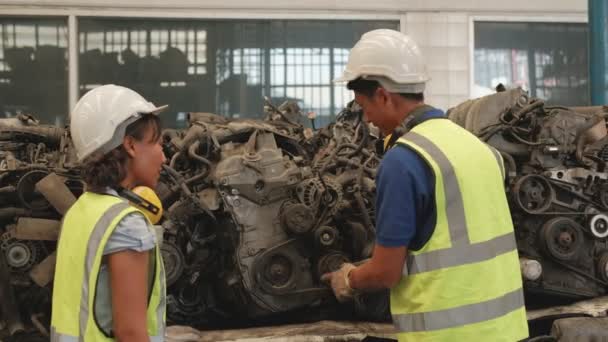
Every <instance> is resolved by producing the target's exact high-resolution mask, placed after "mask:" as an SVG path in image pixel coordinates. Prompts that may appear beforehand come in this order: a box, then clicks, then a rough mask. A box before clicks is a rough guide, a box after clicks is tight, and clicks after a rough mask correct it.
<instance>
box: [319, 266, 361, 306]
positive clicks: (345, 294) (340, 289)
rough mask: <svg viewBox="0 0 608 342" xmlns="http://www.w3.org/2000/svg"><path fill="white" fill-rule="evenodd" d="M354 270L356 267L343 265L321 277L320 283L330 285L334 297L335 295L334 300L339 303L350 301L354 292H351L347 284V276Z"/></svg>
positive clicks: (351, 289)
mask: <svg viewBox="0 0 608 342" xmlns="http://www.w3.org/2000/svg"><path fill="white" fill-rule="evenodd" d="M355 268H357V266H355V265H353V264H350V263H344V264H342V267H340V269H339V270H337V271H335V272H330V273H325V274H324V275H322V276H321V281H323V282H325V283H327V284H329V285H331V288H332V290H334V295H336V298H337V299H338V301H339V302H340V303H344V302H346V301H349V300H351V299H352V298H353V296H354V295H355V290H353V288H351V287H350V284H349V283H348V274H349V273H350V271H352V270H353V269H355Z"/></svg>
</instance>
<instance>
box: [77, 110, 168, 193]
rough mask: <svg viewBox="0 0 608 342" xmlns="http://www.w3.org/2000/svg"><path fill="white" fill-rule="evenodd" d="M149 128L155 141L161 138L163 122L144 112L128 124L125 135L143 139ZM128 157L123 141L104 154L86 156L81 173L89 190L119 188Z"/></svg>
mask: <svg viewBox="0 0 608 342" xmlns="http://www.w3.org/2000/svg"><path fill="white" fill-rule="evenodd" d="M148 129H153V136H152V139H153V141H156V140H158V139H159V138H160V135H161V123H160V118H159V117H158V116H157V115H154V114H144V115H143V116H142V117H141V118H139V119H137V120H136V121H134V122H132V123H131V124H129V125H128V126H127V128H126V130H125V136H130V137H133V138H134V139H135V140H137V141H141V140H142V139H143V138H144V136H145V134H146V132H147V131H148ZM128 159H129V155H128V154H127V151H126V150H125V148H124V147H123V146H122V141H121V142H120V145H119V146H118V147H116V148H115V149H113V150H111V151H110V152H108V153H106V154H104V155H99V154H96V153H93V154H92V155H91V156H89V157H88V158H86V159H85V160H84V162H83V166H82V171H81V173H82V179H83V180H84V182H85V183H86V184H87V187H88V191H92V192H97V193H101V192H104V191H105V189H106V188H108V187H109V188H114V189H116V188H118V187H119V184H120V182H121V181H122V180H123V179H124V178H125V177H126V176H127V170H126V168H125V167H126V162H127V160H128Z"/></svg>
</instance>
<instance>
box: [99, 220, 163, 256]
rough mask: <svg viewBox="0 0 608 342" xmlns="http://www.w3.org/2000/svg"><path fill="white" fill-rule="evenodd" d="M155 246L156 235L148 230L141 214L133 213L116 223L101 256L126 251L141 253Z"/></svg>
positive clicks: (146, 222)
mask: <svg viewBox="0 0 608 342" xmlns="http://www.w3.org/2000/svg"><path fill="white" fill-rule="evenodd" d="M155 245H156V235H154V232H153V231H152V230H151V229H150V228H148V221H146V219H145V217H144V216H143V214H141V213H139V212H134V213H131V214H128V215H126V216H125V217H123V218H122V219H121V220H120V222H118V225H117V226H116V228H115V229H114V231H113V232H112V234H111V235H110V238H109V239H108V242H107V243H106V245H105V247H104V250H103V255H108V254H112V253H116V252H120V251H124V250H128V249H130V250H133V251H136V252H143V251H147V250H150V249H152V248H154V246H155Z"/></svg>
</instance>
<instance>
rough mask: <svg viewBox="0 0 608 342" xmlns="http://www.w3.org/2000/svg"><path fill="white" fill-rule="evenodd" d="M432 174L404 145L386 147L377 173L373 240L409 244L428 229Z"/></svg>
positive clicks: (382, 243)
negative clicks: (374, 236) (374, 233)
mask: <svg viewBox="0 0 608 342" xmlns="http://www.w3.org/2000/svg"><path fill="white" fill-rule="evenodd" d="M432 182H434V176H433V174H432V171H431V169H430V167H429V166H428V165H427V164H426V162H425V161H424V160H423V159H422V158H421V157H420V156H419V155H418V154H417V153H416V152H414V151H412V150H411V149H409V148H406V147H403V146H396V147H394V148H392V149H391V150H389V151H388V152H387V153H386V154H385V155H384V158H383V159H382V163H381V164H380V168H379V170H378V174H377V176H376V242H377V243H378V244H379V245H381V246H384V247H400V246H406V247H407V246H410V244H411V243H413V242H416V241H413V240H416V238H417V237H418V239H419V238H420V235H426V234H421V232H420V231H421V230H424V229H427V228H428V226H429V225H428V224H424V223H425V222H426V221H427V217H428V215H429V212H430V211H431V210H432V208H434V207H432V204H433V203H434V202H432V201H434V186H433V183H432Z"/></svg>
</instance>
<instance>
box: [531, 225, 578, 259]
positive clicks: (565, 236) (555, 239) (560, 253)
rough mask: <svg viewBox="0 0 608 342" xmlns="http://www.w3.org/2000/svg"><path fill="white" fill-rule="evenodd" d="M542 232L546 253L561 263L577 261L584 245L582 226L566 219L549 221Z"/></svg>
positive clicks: (541, 237)
mask: <svg viewBox="0 0 608 342" xmlns="http://www.w3.org/2000/svg"><path fill="white" fill-rule="evenodd" d="M540 232H541V236H540V239H541V241H542V243H543V247H544V250H545V252H546V253H548V254H549V255H550V256H552V257H553V258H555V259H557V260H560V261H569V260H573V259H575V258H576V257H577V256H578V253H579V251H580V249H581V248H582V246H583V244H584V236H583V231H582V229H581V226H580V225H579V224H578V223H576V222H575V221H574V220H572V219H569V218H566V217H556V218H554V219H552V220H549V221H547V222H546V223H545V224H544V225H543V227H542V229H541V231H540Z"/></svg>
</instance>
